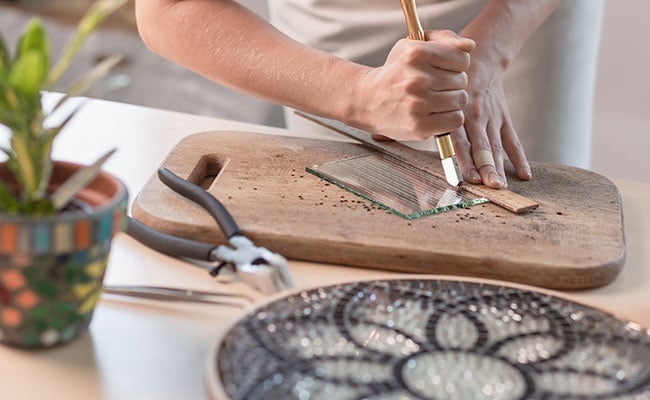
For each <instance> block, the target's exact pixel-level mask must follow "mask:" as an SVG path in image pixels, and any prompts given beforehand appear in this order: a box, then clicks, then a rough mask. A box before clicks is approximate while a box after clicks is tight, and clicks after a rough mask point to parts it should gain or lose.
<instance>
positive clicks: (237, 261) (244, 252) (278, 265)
mask: <svg viewBox="0 0 650 400" xmlns="http://www.w3.org/2000/svg"><path fill="white" fill-rule="evenodd" d="M228 242H229V243H230V245H231V246H232V247H229V246H226V245H220V246H218V247H217V248H216V249H215V250H214V255H215V256H216V258H217V259H219V260H221V261H222V262H226V263H229V264H231V265H232V266H233V267H234V269H235V274H236V275H237V277H238V278H239V279H240V280H241V281H242V282H244V283H246V284H248V285H250V286H252V287H253V288H255V289H257V290H258V291H260V292H261V293H263V294H273V293H277V292H280V291H282V290H285V289H289V288H291V287H293V280H292V279H291V274H290V272H289V266H288V264H287V259H286V258H284V257H283V256H281V255H280V254H278V253H274V252H272V251H270V250H269V249H267V248H265V247H259V246H256V245H255V244H253V242H251V241H250V239H248V238H247V237H245V236H242V235H236V236H233V237H231V238H230V239H229V241H228Z"/></svg>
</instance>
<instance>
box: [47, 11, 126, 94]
mask: <svg viewBox="0 0 650 400" xmlns="http://www.w3.org/2000/svg"><path fill="white" fill-rule="evenodd" d="M128 1H129V0H99V1H96V2H95V3H93V5H92V6H91V7H90V9H89V10H88V12H86V14H85V15H84V17H83V18H82V19H81V21H80V22H79V25H78V26H77V30H76V31H75V34H74V35H73V36H72V37H71V38H70V40H69V41H68V43H67V44H66V47H65V48H64V49H63V53H62V55H61V57H60V58H59V60H58V61H57V62H56V64H55V65H54V67H52V70H51V71H50V75H49V77H48V80H47V87H48V88H52V87H54V86H55V85H56V84H57V82H59V79H61V77H62V76H63V74H64V73H65V71H67V70H68V68H69V67H70V64H72V61H73V60H74V59H75V57H76V56H77V53H79V50H81V48H82V47H83V45H84V43H85V42H86V40H87V39H88V37H89V36H90V35H91V34H92V33H93V32H94V31H95V29H97V27H98V26H99V25H100V24H101V23H102V22H103V21H104V19H106V17H108V16H109V15H110V14H112V13H113V12H115V11H116V10H117V9H118V8H120V7H122V6H123V5H124V4H126V3H127V2H128Z"/></svg>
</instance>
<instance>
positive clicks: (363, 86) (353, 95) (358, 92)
mask: <svg viewBox="0 0 650 400" xmlns="http://www.w3.org/2000/svg"><path fill="white" fill-rule="evenodd" d="M338 67H339V68H338V69H334V70H335V71H337V72H336V73H335V74H334V77H335V79H336V81H337V82H336V84H335V85H333V86H334V87H336V88H337V92H336V93H333V96H334V99H333V100H334V107H333V111H334V114H335V115H333V117H334V118H335V119H338V120H339V121H341V122H343V123H345V124H347V125H351V126H355V127H358V128H361V129H370V127H371V123H372V121H371V120H370V119H371V118H370V117H369V112H368V96H367V94H368V91H369V90H372V89H371V87H372V85H368V82H367V81H368V78H369V75H370V73H371V71H372V68H370V67H367V66H363V65H360V64H356V63H353V62H350V61H345V60H340V65H338Z"/></svg>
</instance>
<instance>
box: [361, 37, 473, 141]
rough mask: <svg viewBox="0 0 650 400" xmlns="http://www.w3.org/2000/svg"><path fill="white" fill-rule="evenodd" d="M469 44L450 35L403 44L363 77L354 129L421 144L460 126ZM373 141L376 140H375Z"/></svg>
mask: <svg viewBox="0 0 650 400" xmlns="http://www.w3.org/2000/svg"><path fill="white" fill-rule="evenodd" d="M473 49H474V42H473V41H472V40H469V39H466V38H462V37H460V36H458V35H457V34H456V33H454V32H451V31H431V32H427V41H426V42H423V41H414V40H409V39H402V40H400V41H398V42H397V43H396V44H395V46H394V47H393V48H392V50H391V52H390V54H389V55H388V57H387V59H386V62H385V64H384V65H383V66H381V67H378V68H374V69H371V70H369V71H368V73H367V74H366V75H365V76H364V77H363V78H362V80H361V81H360V85H359V90H358V91H357V93H358V96H357V101H356V104H359V105H360V109H362V110H363V113H362V115H360V116H357V117H356V118H355V119H356V121H355V122H356V123H355V125H357V126H359V127H360V128H363V129H366V130H368V131H371V132H375V133H381V134H382V135H385V136H387V137H389V138H391V139H396V140H424V139H427V138H428V137H430V136H433V135H437V134H441V133H445V132H449V131H452V130H454V129H457V128H459V127H461V126H462V124H463V121H464V116H463V108H464V107H465V106H466V105H467V100H468V96H467V93H466V92H465V87H466V86H467V74H466V73H465V71H466V70H467V68H468V67H469V65H470V52H471V51H472V50H473ZM373 137H374V138H380V136H378V135H373Z"/></svg>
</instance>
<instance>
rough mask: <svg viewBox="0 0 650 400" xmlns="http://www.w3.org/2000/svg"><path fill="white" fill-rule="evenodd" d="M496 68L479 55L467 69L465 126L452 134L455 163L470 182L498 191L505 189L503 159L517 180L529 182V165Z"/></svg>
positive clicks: (499, 73) (505, 180)
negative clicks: (511, 165)
mask: <svg viewBox="0 0 650 400" xmlns="http://www.w3.org/2000/svg"><path fill="white" fill-rule="evenodd" d="M501 75H502V74H501V71H500V70H499V67H498V66H495V65H493V64H492V63H490V62H488V61H485V60H484V59H482V57H481V56H480V55H479V56H477V57H474V58H473V60H472V66H471V67H470V68H469V70H468V77H469V87H468V90H467V91H468V95H469V99H468V104H467V107H466V108H465V123H464V125H463V126H462V127H460V128H459V129H457V130H456V131H454V132H453V134H452V136H451V137H452V141H453V143H454V149H455V151H456V155H457V158H458V164H459V166H460V169H461V171H462V173H463V176H464V178H465V179H466V180H467V181H469V182H471V183H483V184H484V185H486V186H488V187H491V188H495V189H501V188H506V187H507V186H508V182H507V179H506V175H505V172H504V156H505V155H507V156H508V158H509V159H510V161H511V162H512V164H513V166H514V168H515V172H516V174H517V176H518V177H519V178H520V179H523V180H529V179H531V177H532V175H531V171H530V166H529V164H528V160H527V158H526V154H525V153H524V149H523V147H522V145H521V143H520V141H519V138H518V136H517V132H516V131H515V129H514V127H513V125H512V119H511V117H510V111H509V109H508V104H507V102H506V97H505V93H504V91H503V81H502V78H501Z"/></svg>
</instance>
